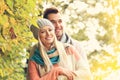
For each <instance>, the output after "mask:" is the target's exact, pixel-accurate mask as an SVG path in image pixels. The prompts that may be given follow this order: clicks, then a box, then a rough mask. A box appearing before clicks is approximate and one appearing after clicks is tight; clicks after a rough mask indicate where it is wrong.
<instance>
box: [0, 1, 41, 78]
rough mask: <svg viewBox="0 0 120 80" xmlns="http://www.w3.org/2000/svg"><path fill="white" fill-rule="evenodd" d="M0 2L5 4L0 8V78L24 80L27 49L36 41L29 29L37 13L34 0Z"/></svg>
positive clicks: (27, 55)
mask: <svg viewBox="0 0 120 80" xmlns="http://www.w3.org/2000/svg"><path fill="white" fill-rule="evenodd" d="M39 2H42V1H39ZM0 4H2V6H5V7H3V8H2V9H0V12H1V14H0V80H26V74H25V71H24V68H25V67H26V59H27V58H28V57H29V52H28V51H29V48H30V47H31V45H32V43H33V42H36V40H34V39H33V35H32V33H31V32H30V29H29V25H30V24H35V21H36V18H37V17H38V14H39V12H38V10H37V9H35V8H36V6H37V5H36V0H2V1H1V3H0ZM39 4H41V3H39ZM2 6H1V7H2Z"/></svg>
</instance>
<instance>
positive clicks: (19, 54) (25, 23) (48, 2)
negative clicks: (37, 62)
mask: <svg viewBox="0 0 120 80" xmlns="http://www.w3.org/2000/svg"><path fill="white" fill-rule="evenodd" d="M50 6H56V7H57V8H58V9H59V10H61V13H62V14H63V20H64V22H65V25H66V27H65V31H66V32H67V33H68V34H69V35H71V36H72V37H73V38H75V39H77V40H79V41H80V43H81V46H82V47H83V48H84V50H85V52H86V54H87V56H88V60H89V64H90V69H91V72H92V75H93V80H120V77H119V76H120V0H0V80H26V67H27V64H26V63H27V59H28V57H29V50H30V47H31V46H33V45H34V44H35V43H36V40H35V39H34V38H33V35H32V33H31V32H30V29H29V25H30V24H34V25H36V19H37V18H38V17H42V14H43V11H44V9H45V8H47V7H50Z"/></svg>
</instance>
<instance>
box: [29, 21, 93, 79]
mask: <svg viewBox="0 0 120 80" xmlns="http://www.w3.org/2000/svg"><path fill="white" fill-rule="evenodd" d="M37 24H38V27H39V30H37V31H36V32H35V33H36V35H37V36H38V38H37V40H38V45H37V46H36V47H35V49H33V50H34V51H33V54H31V56H30V59H29V63H28V80H91V79H90V77H89V75H86V77H82V76H84V75H82V73H87V72H88V73H89V70H88V68H87V67H86V66H85V65H84V63H83V60H82V58H81V57H80V55H79V53H78V52H77V50H76V49H75V48H74V47H73V46H72V45H70V44H66V43H61V42H59V41H57V39H56V36H55V32H54V31H55V30H54V26H53V24H52V23H51V22H50V21H49V20H47V19H38V21H37Z"/></svg>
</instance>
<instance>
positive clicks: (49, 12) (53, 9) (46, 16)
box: [43, 7, 59, 19]
mask: <svg viewBox="0 0 120 80" xmlns="http://www.w3.org/2000/svg"><path fill="white" fill-rule="evenodd" d="M51 13H55V14H57V13H59V10H58V9H57V8H55V7H51V8H47V9H46V10H45V11H44V13H43V18H47V19H48V15H49V14H51Z"/></svg>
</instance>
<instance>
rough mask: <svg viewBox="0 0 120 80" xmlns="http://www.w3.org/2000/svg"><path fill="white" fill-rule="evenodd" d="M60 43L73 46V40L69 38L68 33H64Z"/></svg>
mask: <svg viewBox="0 0 120 80" xmlns="http://www.w3.org/2000/svg"><path fill="white" fill-rule="evenodd" d="M60 42H63V43H69V44H72V40H71V38H70V36H68V34H66V33H63V35H62V38H61V40H60Z"/></svg>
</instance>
